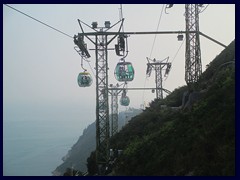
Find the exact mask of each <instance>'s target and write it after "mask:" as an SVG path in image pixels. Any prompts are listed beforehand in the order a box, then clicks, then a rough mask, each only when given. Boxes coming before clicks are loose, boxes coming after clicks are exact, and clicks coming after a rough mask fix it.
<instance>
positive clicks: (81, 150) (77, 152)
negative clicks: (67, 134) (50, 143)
mask: <svg viewBox="0 0 240 180" xmlns="http://www.w3.org/2000/svg"><path fill="white" fill-rule="evenodd" d="M141 112H142V110H139V109H134V108H128V110H127V111H125V112H120V113H119V115H118V116H119V121H118V127H119V130H120V129H121V128H122V127H123V126H124V125H125V123H126V122H125V119H126V115H127V116H128V118H129V119H130V118H132V117H134V116H136V115H138V114H139V113H141ZM110 117H111V116H110ZM95 138H96V123H95V122H94V123H92V124H90V125H89V126H88V127H87V128H86V129H84V131H83V134H82V135H81V136H80V137H79V139H78V141H77V142H76V143H75V144H74V145H73V146H72V148H71V149H70V150H69V151H68V153H67V154H66V155H65V156H64V157H63V158H62V160H63V163H62V164H61V165H59V166H58V167H57V168H56V169H55V170H54V171H53V172H52V174H53V175H55V176H62V175H63V174H64V172H66V170H67V169H68V168H72V167H73V168H74V169H76V170H79V171H81V172H86V171H87V158H88V157H89V156H90V153H91V152H92V151H94V150H95V149H96V139H95Z"/></svg>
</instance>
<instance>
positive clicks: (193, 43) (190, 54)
mask: <svg viewBox="0 0 240 180" xmlns="http://www.w3.org/2000/svg"><path fill="white" fill-rule="evenodd" d="M185 21H186V52H185V81H186V83H187V84H188V86H192V85H193V84H194V83H195V82H197V81H198V79H199V76H200V75H201V73H202V63H201V50H200V40H199V34H200V33H199V4H186V5H185ZM193 32H195V33H193Z"/></svg>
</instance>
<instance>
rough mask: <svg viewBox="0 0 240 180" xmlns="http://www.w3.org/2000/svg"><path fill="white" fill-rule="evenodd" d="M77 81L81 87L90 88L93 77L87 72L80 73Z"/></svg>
mask: <svg viewBox="0 0 240 180" xmlns="http://www.w3.org/2000/svg"><path fill="white" fill-rule="evenodd" d="M77 80H78V85H79V86H80V87H89V86H91V84H92V77H91V75H90V74H89V73H88V72H87V71H84V72H80V73H79V75H78V79H77Z"/></svg>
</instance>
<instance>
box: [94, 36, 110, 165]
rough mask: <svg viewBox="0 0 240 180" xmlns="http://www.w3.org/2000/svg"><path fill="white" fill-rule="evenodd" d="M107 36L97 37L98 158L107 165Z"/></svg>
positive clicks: (98, 161)
mask: <svg viewBox="0 0 240 180" xmlns="http://www.w3.org/2000/svg"><path fill="white" fill-rule="evenodd" d="M107 44H108V43H107V36H106V35H99V36H97V35H96V41H95V53H96V54H95V55H96V77H97V78H96V141H97V142H96V158H97V163H98V164H106V163H107V161H108V157H109V136H110V134H109V106H108V63H107V62H108V61H107V56H108V54H107Z"/></svg>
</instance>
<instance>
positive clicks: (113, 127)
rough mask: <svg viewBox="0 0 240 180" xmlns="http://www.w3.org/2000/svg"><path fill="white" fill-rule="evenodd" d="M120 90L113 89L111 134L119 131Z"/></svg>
mask: <svg viewBox="0 0 240 180" xmlns="http://www.w3.org/2000/svg"><path fill="white" fill-rule="evenodd" d="M118 94H119V93H118V90H116V89H112V90H111V114H112V117H111V136H113V135H115V134H116V133H117V132H118Z"/></svg>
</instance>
